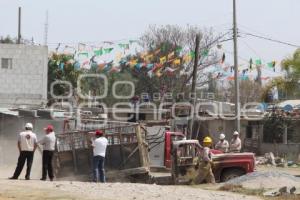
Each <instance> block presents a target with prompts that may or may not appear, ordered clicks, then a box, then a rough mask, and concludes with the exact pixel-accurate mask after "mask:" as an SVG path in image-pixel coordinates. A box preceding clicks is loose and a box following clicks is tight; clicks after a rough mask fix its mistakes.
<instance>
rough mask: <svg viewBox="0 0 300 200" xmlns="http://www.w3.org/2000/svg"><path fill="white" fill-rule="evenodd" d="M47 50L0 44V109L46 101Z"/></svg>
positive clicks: (36, 47)
mask: <svg viewBox="0 0 300 200" xmlns="http://www.w3.org/2000/svg"><path fill="white" fill-rule="evenodd" d="M47 74H48V48H47V47H46V46H34V45H24V44H0V107H12V106H14V107H18V106H21V105H35V106H37V105H41V104H44V103H46V101H47Z"/></svg>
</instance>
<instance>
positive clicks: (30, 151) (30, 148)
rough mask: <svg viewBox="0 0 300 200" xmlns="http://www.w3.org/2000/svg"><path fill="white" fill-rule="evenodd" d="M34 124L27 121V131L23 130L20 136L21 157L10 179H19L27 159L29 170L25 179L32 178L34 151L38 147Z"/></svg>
mask: <svg viewBox="0 0 300 200" xmlns="http://www.w3.org/2000/svg"><path fill="white" fill-rule="evenodd" d="M32 129H33V126H32V124H31V123H26V125H25V131H24V132H21V133H20V134H19V137H18V149H19V152H20V155H19V158H18V164H17V167H16V170H15V172H14V175H13V176H12V177H10V178H9V179H18V178H19V176H20V174H21V172H22V170H23V167H24V164H25V161H26V162H27V170H26V175H25V179H26V180H30V172H31V166H32V162H33V155H34V151H35V150H36V147H37V138H36V134H35V133H33V132H32Z"/></svg>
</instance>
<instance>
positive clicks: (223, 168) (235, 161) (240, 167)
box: [171, 140, 255, 184]
mask: <svg viewBox="0 0 300 200" xmlns="http://www.w3.org/2000/svg"><path fill="white" fill-rule="evenodd" d="M202 151H203V147H202V146H201V145H200V144H199V141H198V140H179V141H173V144H172V153H171V155H172V156H171V158H172V166H171V167H172V179H173V182H174V183H175V184H185V183H189V182H191V179H193V178H196V176H197V172H198V171H197V170H198V167H197V165H198V164H199V155H201V154H202ZM212 154H213V153H212ZM212 159H213V163H214V165H213V173H214V175H215V179H216V181H217V182H226V181H228V180H229V179H232V178H235V177H238V176H241V175H244V174H246V173H251V172H253V171H254V168H255V158H254V154H253V153H226V154H223V153H221V154H213V155H212Z"/></svg>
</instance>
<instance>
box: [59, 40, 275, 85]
mask: <svg viewBox="0 0 300 200" xmlns="http://www.w3.org/2000/svg"><path fill="white" fill-rule="evenodd" d="M138 46H139V40H128V41H122V42H118V43H115V42H110V41H105V42H103V45H101V46H91V45H85V44H81V43H80V44H78V48H77V49H76V48H72V47H71V48H69V49H73V52H72V53H71V54H73V59H72V60H71V61H68V62H71V63H72V64H73V66H74V68H75V69H77V70H81V69H86V70H89V69H96V70H98V71H101V72H109V73H118V72H121V71H122V69H123V68H124V67H125V68H126V67H128V68H129V69H131V70H134V71H135V72H137V73H139V72H146V74H147V75H148V76H149V77H153V76H156V77H161V76H162V75H164V74H165V75H167V76H172V75H174V72H176V71H180V69H181V68H180V66H182V65H187V64H189V63H191V61H192V60H193V59H194V58H195V52H194V51H189V50H187V49H186V48H184V47H181V46H177V45H172V44H167V43H163V44H162V45H161V47H160V48H157V49H155V50H153V51H148V52H144V51H142V50H141V51H138V50H137V49H138ZM132 54H133V55H138V56H132ZM200 56H201V58H207V57H209V49H203V50H202V51H201V52H200ZM225 59H226V55H225V53H222V56H221V57H220V61H219V63H218V64H216V66H221V67H217V68H218V69H217V70H215V72H214V74H215V76H214V78H215V79H227V80H232V74H231V73H232V72H233V67H232V66H226V64H225ZM247 65H248V67H247V68H246V69H241V70H239V71H240V72H241V73H240V76H241V77H242V79H246V78H247V73H249V72H250V71H252V70H254V69H256V68H257V67H265V66H267V67H268V68H270V69H272V70H273V71H274V72H275V66H276V61H271V62H268V63H266V64H263V62H262V60H261V59H256V60H254V61H253V59H252V58H250V60H249V62H248V63H247ZM58 66H59V68H60V69H61V70H64V68H65V67H66V63H64V62H60V63H59V64H58ZM229 69H230V72H229ZM266 79H267V77H266Z"/></svg>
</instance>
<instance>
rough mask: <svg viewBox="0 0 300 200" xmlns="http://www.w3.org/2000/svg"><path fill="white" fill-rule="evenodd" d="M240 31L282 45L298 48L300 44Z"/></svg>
mask: <svg viewBox="0 0 300 200" xmlns="http://www.w3.org/2000/svg"><path fill="white" fill-rule="evenodd" d="M242 33H243V34H245V35H249V36H252V37H256V38H259V39H263V40H268V41H271V42H275V43H279V44H284V45H288V46H292V47H296V48H300V45H297V44H292V43H289V42H283V41H280V40H275V39H272V38H268V37H264V36H260V35H256V34H252V33H247V32H242Z"/></svg>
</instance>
